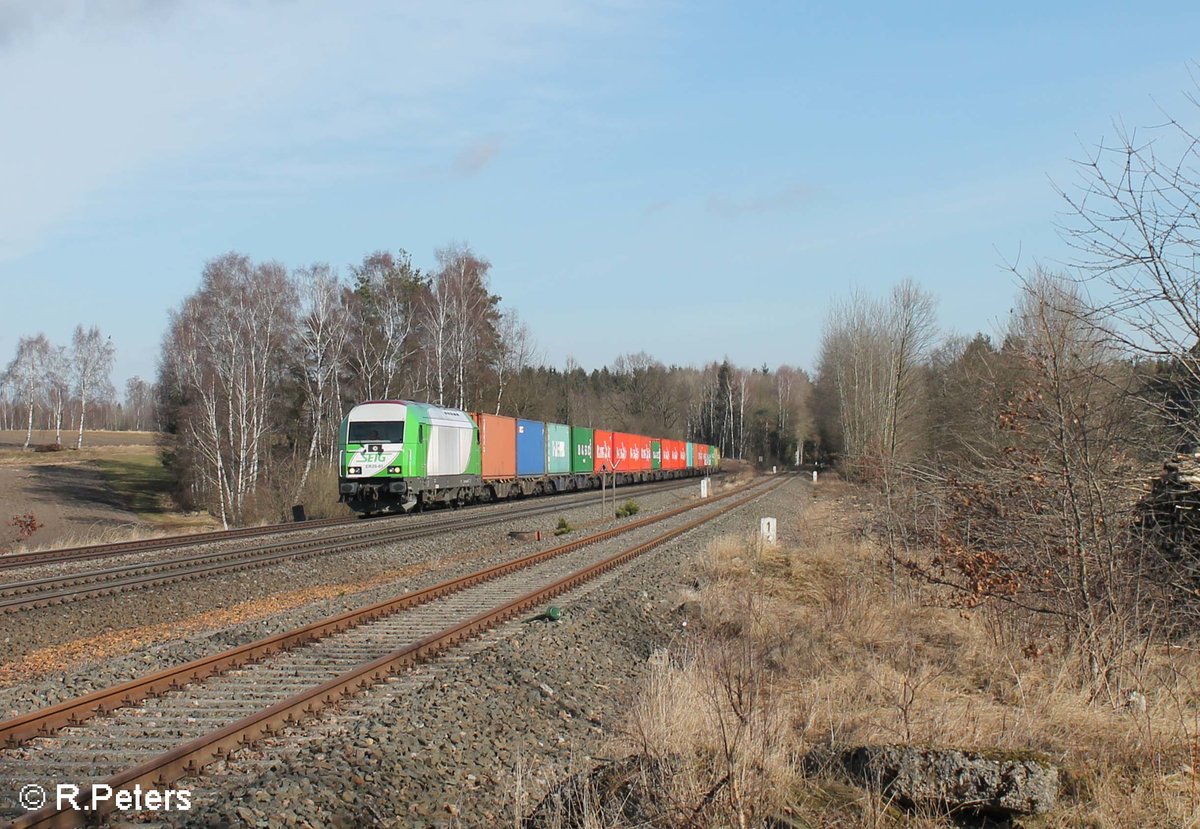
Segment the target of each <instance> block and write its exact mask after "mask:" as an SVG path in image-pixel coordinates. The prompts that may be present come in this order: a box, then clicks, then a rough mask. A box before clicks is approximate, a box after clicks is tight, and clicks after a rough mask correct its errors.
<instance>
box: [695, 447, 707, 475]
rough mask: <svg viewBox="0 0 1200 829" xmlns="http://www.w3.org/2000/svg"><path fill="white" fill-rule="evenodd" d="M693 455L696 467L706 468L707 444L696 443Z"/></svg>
mask: <svg viewBox="0 0 1200 829" xmlns="http://www.w3.org/2000/svg"><path fill="white" fill-rule="evenodd" d="M694 455H695V460H696V468H697V469H708V444H707V443H697V444H696V448H695V450H694Z"/></svg>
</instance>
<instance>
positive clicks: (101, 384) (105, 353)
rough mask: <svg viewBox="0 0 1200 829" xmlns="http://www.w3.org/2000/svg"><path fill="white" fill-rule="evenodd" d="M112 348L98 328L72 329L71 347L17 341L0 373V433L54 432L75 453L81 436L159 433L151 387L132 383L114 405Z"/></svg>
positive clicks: (28, 437) (39, 338)
mask: <svg viewBox="0 0 1200 829" xmlns="http://www.w3.org/2000/svg"><path fill="white" fill-rule="evenodd" d="M115 357H116V349H115V347H114V346H113V344H112V340H111V339H110V338H108V337H106V336H104V334H102V333H101V331H100V329H99V328H97V327H96V326H94V325H93V326H91V327H90V328H87V329H85V328H84V327H83V326H82V325H80V326H76V328H75V332H74V335H73V336H72V338H71V343H70V344H69V345H57V344H55V343H53V342H51V341H50V340H49V339H47V338H46V336H45V334H41V333H39V334H36V335H34V336H28V337H21V338H20V339H19V340H18V341H17V348H16V354H15V355H14V356H13V358H12V360H11V361H10V362H9V363H8V365H7V366H6V367H5V369H4V371H3V372H0V429H8V430H14V431H15V430H20V431H23V432H25V446H26V447H28V446H29V445H30V444H31V443H32V439H33V430H34V429H40V430H49V431H53V432H54V433H55V440H54V442H55V444H60V445H61V444H63V443H64V437H63V435H64V434H66V435H67V440H68V441H69V442H70V443H71V444H73V445H74V446H75V447H76V448H78V447H79V446H81V445H82V442H83V431H84V428H85V424H86V427H87V428H89V429H122V430H134V431H141V430H147V431H157V430H158V428H159V419H158V410H157V406H156V399H155V393H154V390H153V387H152V384H150V383H147V382H146V381H144V380H142V379H141V378H140V377H132V378H130V379H129V380H128V381H127V382H126V384H125V389H124V397H123V399H122V400H118V399H117V396H116V390H115V389H114V388H113V384H112V365H113V360H114V358H115Z"/></svg>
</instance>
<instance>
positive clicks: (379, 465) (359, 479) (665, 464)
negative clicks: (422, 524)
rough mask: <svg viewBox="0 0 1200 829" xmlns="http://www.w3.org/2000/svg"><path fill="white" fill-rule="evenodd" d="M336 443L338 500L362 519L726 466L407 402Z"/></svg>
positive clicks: (684, 444) (389, 406)
mask: <svg viewBox="0 0 1200 829" xmlns="http://www.w3.org/2000/svg"><path fill="white" fill-rule="evenodd" d="M338 435H339V437H338V441H339V444H340V446H339V451H340V464H341V469H340V474H339V476H338V489H339V493H340V500H341V501H342V502H343V503H345V504H347V505H348V506H349V507H350V508H351V509H352V510H354V511H355V512H358V513H360V514H362V515H364V516H365V515H371V514H373V513H386V512H411V511H414V510H415V511H420V510H423V509H425V508H426V507H430V506H434V505H448V506H453V507H457V506H461V505H464V504H472V503H478V502H482V501H498V500H502V499H505V498H514V497H518V496H522V495H545V494H550V493H554V492H571V491H575V490H582V489H594V488H598V487H600V486H601V483H602V481H604V482H608V483H611V482H614V481H615V483H618V484H632V483H640V482H643V481H661V480H668V479H671V478H684V477H688V476H693V475H706V474H708V473H710V472H712V471H714V470H716V469H718V468H719V467H720V462H721V458H720V453H719V452H718V450H717V448H716V447H715V446H709V445H707V444H703V443H691V442H689V441H683V440H670V439H667V438H650V437H645V436H643V435H632V434H627V433H624V432H613V431H608V430H604V429H592V428H585V427H582V426H568V425H567V424H565V423H543V422H541V421H538V420H524V419H520V418H512V417H503V416H501V415H491V414H482V413H474V414H473V413H468V412H464V411H460V410H458V409H446V408H442V407H440V406H434V405H431V404H429V403H415V402H413V401H410V400H378V401H372V402H368V403H361V404H359V405H357V406H355V407H354V408H352V409H351V410H350V411H349V413H348V414H347V415H346V417H345V419H344V420H342V425H341V430H340V431H339V433H338Z"/></svg>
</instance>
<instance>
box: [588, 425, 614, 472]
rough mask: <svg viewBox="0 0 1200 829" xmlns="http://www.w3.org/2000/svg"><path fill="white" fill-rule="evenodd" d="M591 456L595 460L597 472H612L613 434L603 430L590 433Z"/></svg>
mask: <svg viewBox="0 0 1200 829" xmlns="http://www.w3.org/2000/svg"><path fill="white" fill-rule="evenodd" d="M592 446H593V451H592V455H593V457H594V458H595V462H596V466H595V470H596V471H597V472H612V471H613V462H614V459H613V433H612V432H606V431H605V430H603V429H594V430H593V431H592Z"/></svg>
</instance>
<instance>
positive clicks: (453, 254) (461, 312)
mask: <svg viewBox="0 0 1200 829" xmlns="http://www.w3.org/2000/svg"><path fill="white" fill-rule="evenodd" d="M437 259H438V265H439V268H438V272H437V273H436V274H435V275H434V277H433V281H432V284H431V286H430V289H429V291H428V292H427V294H426V302H425V313H424V315H423V322H424V331H425V343H426V347H427V349H428V359H429V360H430V363H431V372H430V374H431V376H432V378H433V382H434V384H435V386H434V390H435V391H436V392H437V398H438V401H439V405H447V404H446V402H445V401H446V400H447V399H448V397H449V395H450V394H453V405H454V406H455V407H456V408H459V409H465V408H467V406H468V405H469V404H471V403H474V402H475V401H476V400H477V399H478V398H479V393H480V390H481V386H482V380H483V376H482V375H483V374H484V372H485V371H486V370H487V369H488V368H489V367H490V366H491V365H492V354H493V353H494V351H495V349H496V347H497V341H498V336H497V325H498V323H499V321H500V314H499V309H498V306H499V302H500V298H499V297H498V296H494V295H493V294H492V293H491V292H490V291H489V290H488V271H489V270H490V269H491V264H490V263H489V262H488V261H487V260H484V259H480V258H479V257H477V256H476V255H475V254H474V253H472V252H471V249H470V248H469V247H466V246H465V245H450V246H448V247H445V248H441V249H440V250H438V251H437Z"/></svg>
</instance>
